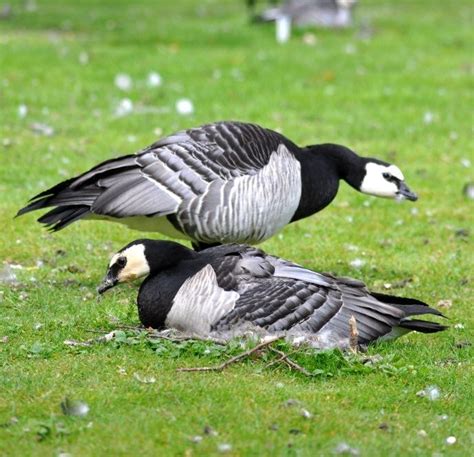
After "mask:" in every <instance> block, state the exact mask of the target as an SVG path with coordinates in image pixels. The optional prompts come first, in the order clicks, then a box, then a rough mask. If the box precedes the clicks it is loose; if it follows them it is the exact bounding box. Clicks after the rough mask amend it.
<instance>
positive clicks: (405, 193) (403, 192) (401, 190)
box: [397, 181, 418, 202]
mask: <svg viewBox="0 0 474 457" xmlns="http://www.w3.org/2000/svg"><path fill="white" fill-rule="evenodd" d="M397 195H400V196H401V197H403V198H406V199H407V200H410V201H412V202H416V201H417V200H418V195H416V194H415V192H412V191H411V190H410V189H409V188H408V186H407V185H406V184H405V183H404V182H403V181H400V182H399V183H398V192H397Z"/></svg>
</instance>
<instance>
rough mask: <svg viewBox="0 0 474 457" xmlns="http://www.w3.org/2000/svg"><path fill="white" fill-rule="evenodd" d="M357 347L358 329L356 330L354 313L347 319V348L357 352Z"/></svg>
mask: <svg viewBox="0 0 474 457" xmlns="http://www.w3.org/2000/svg"><path fill="white" fill-rule="evenodd" d="M358 347H359V331H358V330H357V321H356V318H355V317H354V315H352V316H351V318H350V319H349V348H350V350H351V351H352V352H353V353H354V354H357V352H358Z"/></svg>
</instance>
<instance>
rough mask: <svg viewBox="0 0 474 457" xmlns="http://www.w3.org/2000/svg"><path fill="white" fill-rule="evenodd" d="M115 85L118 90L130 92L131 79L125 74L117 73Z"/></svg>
mask: <svg viewBox="0 0 474 457" xmlns="http://www.w3.org/2000/svg"><path fill="white" fill-rule="evenodd" d="M115 85H116V86H117V87H118V88H119V89H120V90H130V89H131V88H132V78H131V77H130V76H129V75H127V74H126V73H119V74H118V75H116V76H115Z"/></svg>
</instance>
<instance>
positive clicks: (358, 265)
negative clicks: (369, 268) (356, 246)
mask: <svg viewBox="0 0 474 457" xmlns="http://www.w3.org/2000/svg"><path fill="white" fill-rule="evenodd" d="M349 265H350V266H351V267H352V268H362V267H363V266H364V265H365V260H362V259H359V258H357V259H354V260H351V261H350V262H349Z"/></svg>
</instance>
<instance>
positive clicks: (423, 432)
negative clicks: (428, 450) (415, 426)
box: [416, 429, 428, 438]
mask: <svg viewBox="0 0 474 457" xmlns="http://www.w3.org/2000/svg"><path fill="white" fill-rule="evenodd" d="M416 434H417V435H418V436H419V437H421V438H426V437H427V436H428V433H426V431H425V430H423V429H422V430H418V432H417V433H416Z"/></svg>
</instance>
